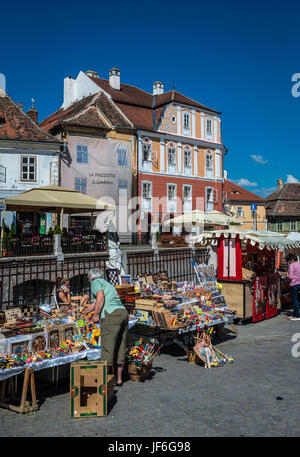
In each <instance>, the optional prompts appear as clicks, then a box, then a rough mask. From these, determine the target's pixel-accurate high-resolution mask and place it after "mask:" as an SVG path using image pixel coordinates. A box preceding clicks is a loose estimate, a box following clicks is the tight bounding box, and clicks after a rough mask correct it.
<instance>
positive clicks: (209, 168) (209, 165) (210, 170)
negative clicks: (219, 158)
mask: <svg viewBox="0 0 300 457" xmlns="http://www.w3.org/2000/svg"><path fill="white" fill-rule="evenodd" d="M205 165H206V177H207V178H213V177H214V156H213V154H212V153H211V152H207V153H206V161H205Z"/></svg>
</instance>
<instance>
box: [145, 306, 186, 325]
mask: <svg viewBox="0 0 300 457" xmlns="http://www.w3.org/2000/svg"><path fill="white" fill-rule="evenodd" d="M173 317H174V315H172V314H171V312H170V311H169V310H167V309H164V308H160V307H155V308H153V310H152V318H153V321H154V323H155V325H156V326H157V327H159V328H161V329H165V330H178V329H179V328H183V327H184V326H183V325H179V324H176V325H172V319H173Z"/></svg>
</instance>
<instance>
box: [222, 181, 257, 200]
mask: <svg viewBox="0 0 300 457" xmlns="http://www.w3.org/2000/svg"><path fill="white" fill-rule="evenodd" d="M223 190H224V192H227V199H228V200H229V201H230V202H235V201H236V202H245V203H262V204H264V203H265V201H266V200H265V199H264V198H262V197H260V196H259V195H257V194H254V193H253V192H250V191H249V190H246V189H244V188H243V187H240V186H238V185H237V184H234V183H233V182H232V181H228V179H225V180H224V188H223Z"/></svg>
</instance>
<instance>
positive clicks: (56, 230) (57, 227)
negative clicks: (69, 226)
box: [53, 225, 61, 235]
mask: <svg viewBox="0 0 300 457" xmlns="http://www.w3.org/2000/svg"><path fill="white" fill-rule="evenodd" d="M53 235H61V228H60V226H59V225H57V226H56V227H55V229H54V232H53Z"/></svg>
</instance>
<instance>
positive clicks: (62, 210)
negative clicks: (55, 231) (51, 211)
mask: <svg viewBox="0 0 300 457" xmlns="http://www.w3.org/2000/svg"><path fill="white" fill-rule="evenodd" d="M63 215H64V209H63V208H62V209H61V210H60V229H61V231H62V228H63Z"/></svg>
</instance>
